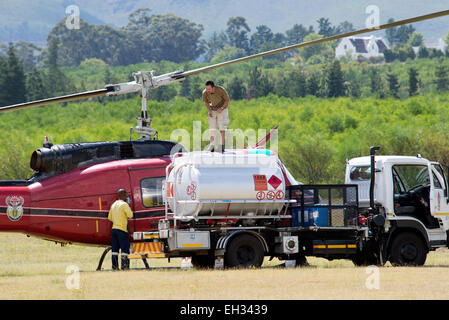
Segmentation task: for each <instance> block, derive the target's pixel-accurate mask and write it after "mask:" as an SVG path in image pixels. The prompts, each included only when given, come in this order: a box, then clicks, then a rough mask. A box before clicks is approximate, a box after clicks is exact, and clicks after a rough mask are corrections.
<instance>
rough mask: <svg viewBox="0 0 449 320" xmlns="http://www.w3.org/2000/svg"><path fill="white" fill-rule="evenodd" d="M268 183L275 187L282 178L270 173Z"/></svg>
mask: <svg viewBox="0 0 449 320" xmlns="http://www.w3.org/2000/svg"><path fill="white" fill-rule="evenodd" d="M268 183H269V184H270V185H271V186H272V187H273V188H274V189H277V187H279V185H280V184H281V183H282V180H281V179H279V178H278V177H276V176H275V175H272V176H271V178H270V180H268Z"/></svg>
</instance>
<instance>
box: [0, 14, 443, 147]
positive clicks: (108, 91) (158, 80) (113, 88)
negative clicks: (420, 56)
mask: <svg viewBox="0 0 449 320" xmlns="http://www.w3.org/2000/svg"><path fill="white" fill-rule="evenodd" d="M447 15H449V10H444V11H439V12H434V13H431V14H427V15H422V16H418V17H414V18H409V19H405V20H400V21H395V22H391V23H387V24H383V25H379V26H374V27H372V28H365V29H360V30H356V31H352V32H347V33H343V34H339V35H335V36H331V37H327V38H321V39H317V40H312V41H307V42H302V43H299V44H294V45H290V46H286V47H283V48H278V49H274V50H269V51H265V52H261V53H257V54H254V55H250V56H246V57H242V58H237V59H234V60H229V61H225V62H221V63H217V64H214V65H209V66H205V67H201V68H197V69H193V70H189V71H183V70H178V71H175V72H171V73H166V74H162V75H158V76H155V75H154V71H139V72H136V73H133V76H134V79H135V81H131V82H125V83H119V84H108V85H106V86H105V88H104V89H99V90H94V91H87V92H81V93H75V94H70V95H66V96H61V97H55V98H49V99H43V100H38V101H31V102H26V103H20V104H15V105H11V106H5V107H0V113H1V112H4V111H12V110H18V109H25V108H28V107H37V106H43V105H47V104H53V103H62V102H68V101H74V100H79V99H86V98H93V97H100V96H118V95H122V94H127V93H136V92H140V93H141V97H142V110H141V114H140V117H138V118H137V127H135V128H131V131H134V132H136V133H139V134H140V137H141V139H151V138H152V137H154V136H155V135H157V131H155V130H153V129H152V128H151V127H150V126H149V125H150V124H151V119H150V118H149V117H148V112H147V99H148V90H151V89H155V88H158V87H161V86H164V85H168V84H171V83H175V82H180V81H183V80H185V78H186V77H188V76H190V75H194V74H197V73H201V72H206V71H209V70H212V69H217V68H221V67H224V66H227V65H231V64H234V63H239V62H243V61H248V60H251V59H255V58H259V57H263V56H268V55H272V54H276V53H280V52H284V51H288V50H292V49H298V48H302V47H307V46H311V45H314V44H318V43H323V42H327V41H333V40H338V39H342V38H346V37H351V36H355V35H359V34H363V33H368V32H373V31H378V30H383V29H388V28H392V27H397V26H401V25H405V24H410V23H414V22H418V21H424V20H429V19H435V18H439V17H443V16H447Z"/></svg>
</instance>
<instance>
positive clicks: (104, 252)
mask: <svg viewBox="0 0 449 320" xmlns="http://www.w3.org/2000/svg"><path fill="white" fill-rule="evenodd" d="M111 249H112V247H107V248H106V249H104V251H103V253H102V254H101V257H100V261H99V262H98V266H97V271H101V266H102V265H103V262H104V258H105V257H106V254H107V253H108V252H109V251H110V250H111ZM142 261H143V264H144V265H145V269H147V270H149V269H150V266H149V265H148V261H147V258H146V257H145V256H142Z"/></svg>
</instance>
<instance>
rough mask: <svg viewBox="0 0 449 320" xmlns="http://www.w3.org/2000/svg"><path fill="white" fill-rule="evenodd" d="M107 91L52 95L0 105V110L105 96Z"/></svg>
mask: <svg viewBox="0 0 449 320" xmlns="http://www.w3.org/2000/svg"><path fill="white" fill-rule="evenodd" d="M107 92H108V89H99V90H93V91H87V92H81V93H75V94H69V95H66V96H61V97H54V98H49V99H42V100H37V101H31V102H25V103H19V104H14V105H11V106H6V107H0V112H3V111H12V110H19V109H25V108H29V107H39V106H43V105H46V104H52V103H61V102H68V101H73V100H79V99H87V98H94V97H101V96H105V95H106V93H107Z"/></svg>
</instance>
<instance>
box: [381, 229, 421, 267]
mask: <svg viewBox="0 0 449 320" xmlns="http://www.w3.org/2000/svg"><path fill="white" fill-rule="evenodd" d="M426 257H427V249H426V247H425V245H424V243H423V241H422V240H421V238H420V237H419V236H417V235H416V234H414V233H410V232H405V233H401V234H399V235H398V236H396V238H395V239H394V240H393V243H392V245H391V258H390V262H391V264H392V265H394V266H422V265H423V264H424V263H425V262H426Z"/></svg>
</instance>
